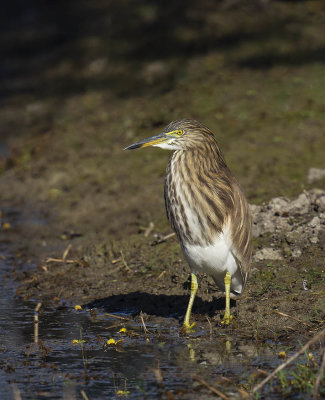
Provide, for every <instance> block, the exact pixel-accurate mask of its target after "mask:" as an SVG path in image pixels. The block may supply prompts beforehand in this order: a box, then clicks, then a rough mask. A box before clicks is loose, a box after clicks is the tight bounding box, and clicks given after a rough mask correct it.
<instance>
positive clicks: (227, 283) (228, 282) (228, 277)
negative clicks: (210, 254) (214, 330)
mask: <svg viewBox="0 0 325 400" xmlns="http://www.w3.org/2000/svg"><path fill="white" fill-rule="evenodd" d="M230 285H231V275H230V274H229V272H227V273H226V275H225V292H226V311H225V316H224V317H223V320H222V323H223V324H225V325H228V324H229V323H230V321H231V320H232V319H233V316H232V315H230Z"/></svg>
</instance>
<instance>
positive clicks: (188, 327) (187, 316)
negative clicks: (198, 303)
mask: <svg viewBox="0 0 325 400" xmlns="http://www.w3.org/2000/svg"><path fill="white" fill-rule="evenodd" d="M197 289H198V284H197V279H196V276H195V274H193V273H192V274H191V297H190V301H189V302H188V306H187V310H186V314H185V318H184V323H183V328H184V329H185V330H186V331H189V330H191V329H192V328H193V327H194V325H195V322H194V323H193V324H192V325H191V324H190V317H191V311H192V307H193V303H194V299H195V295H196V292H197Z"/></svg>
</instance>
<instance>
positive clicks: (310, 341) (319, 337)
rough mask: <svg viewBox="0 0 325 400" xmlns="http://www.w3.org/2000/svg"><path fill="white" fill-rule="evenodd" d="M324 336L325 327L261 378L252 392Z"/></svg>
mask: <svg viewBox="0 0 325 400" xmlns="http://www.w3.org/2000/svg"><path fill="white" fill-rule="evenodd" d="M323 337H325V328H324V329H323V330H321V331H320V332H319V333H318V334H317V335H315V336H314V337H313V338H311V339H310V340H309V341H308V342H307V343H306V344H305V345H304V346H303V347H302V348H301V349H300V350H298V351H297V352H296V353H295V354H294V355H293V356H291V357H290V358H288V359H287V361H285V362H284V363H283V364H281V365H279V366H278V367H277V368H276V369H275V370H274V371H273V372H272V373H271V374H269V376H268V377H267V378H265V379H263V380H262V382H260V383H259V384H258V385H256V386H255V387H254V388H253V390H252V394H253V393H255V392H257V391H258V390H260V389H261V388H262V387H263V386H264V385H265V384H266V383H267V382H268V381H269V380H271V379H272V378H274V377H275V375H276V374H277V373H278V372H280V371H281V370H282V369H283V368H285V367H286V366H287V365H289V364H290V363H292V361H294V360H295V359H296V358H297V357H299V356H300V354H302V353H304V352H305V351H306V350H307V349H308V348H309V347H310V346H311V345H312V344H313V343H315V342H317V341H318V340H322V339H323Z"/></svg>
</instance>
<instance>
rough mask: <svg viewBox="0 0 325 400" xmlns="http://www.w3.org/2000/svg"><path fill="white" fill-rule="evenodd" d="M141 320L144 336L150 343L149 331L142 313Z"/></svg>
mask: <svg viewBox="0 0 325 400" xmlns="http://www.w3.org/2000/svg"><path fill="white" fill-rule="evenodd" d="M140 318H141V322H142V326H143V330H144V335H145V337H146V341H147V342H149V338H148V331H147V327H146V324H145V323H144V319H143V315H142V311H141V312H140Z"/></svg>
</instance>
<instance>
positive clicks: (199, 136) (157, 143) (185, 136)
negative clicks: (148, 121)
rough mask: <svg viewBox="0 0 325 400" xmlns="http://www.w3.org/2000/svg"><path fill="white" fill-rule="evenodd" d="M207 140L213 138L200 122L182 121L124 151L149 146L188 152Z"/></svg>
mask: <svg viewBox="0 0 325 400" xmlns="http://www.w3.org/2000/svg"><path fill="white" fill-rule="evenodd" d="M209 140H213V141H214V136H213V134H212V133H211V131H210V130H209V129H208V128H207V127H206V126H204V125H203V124H201V122H199V121H195V120H194V119H182V120H179V121H173V122H171V123H170V124H168V125H167V126H166V128H165V129H164V131H163V132H162V133H160V134H158V135H155V136H151V137H149V138H147V139H143V140H140V141H139V142H136V143H134V144H131V145H130V146H128V147H126V148H125V149H124V150H133V149H138V148H142V147H149V146H153V147H160V148H162V149H166V150H188V149H193V148H195V147H200V146H202V145H204V144H206V142H207V141H209Z"/></svg>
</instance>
